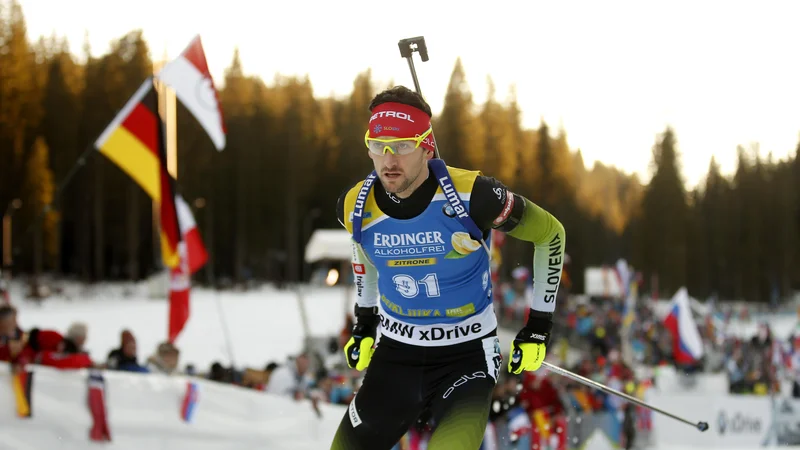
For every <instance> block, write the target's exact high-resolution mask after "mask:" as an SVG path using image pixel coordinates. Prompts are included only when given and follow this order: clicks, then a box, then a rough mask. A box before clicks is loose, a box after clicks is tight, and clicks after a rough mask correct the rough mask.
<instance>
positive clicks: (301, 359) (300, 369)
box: [295, 355, 310, 375]
mask: <svg viewBox="0 0 800 450" xmlns="http://www.w3.org/2000/svg"><path fill="white" fill-rule="evenodd" d="M295 362H296V364H297V373H299V374H300V375H303V374H304V373H306V372H307V371H308V366H309V362H310V361H309V360H308V357H307V356H305V355H300V356H298V357H297V359H296V360H295Z"/></svg>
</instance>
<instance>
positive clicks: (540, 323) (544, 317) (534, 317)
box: [525, 309, 553, 333]
mask: <svg viewBox="0 0 800 450" xmlns="http://www.w3.org/2000/svg"><path fill="white" fill-rule="evenodd" d="M525 328H528V329H530V330H531V331H538V332H540V333H549V332H551V331H552V330H553V313H548V312H542V311H536V310H535V309H531V310H530V313H529V314H528V322H527V323H526V324H525Z"/></svg>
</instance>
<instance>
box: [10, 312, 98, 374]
mask: <svg viewBox="0 0 800 450" xmlns="http://www.w3.org/2000/svg"><path fill="white" fill-rule="evenodd" d="M63 351H64V337H63V336H62V335H61V334H60V333H59V332H57V331H52V330H40V329H38V328H33V329H32V330H30V331H29V332H24V331H22V329H21V328H20V327H19V325H18V324H17V310H16V309H15V308H13V307H12V306H8V305H4V306H0V361H7V362H10V363H12V364H14V365H16V366H24V365H25V364H41V365H44V366H51V367H56V368H59V369H81V368H85V367H92V366H93V363H92V360H91V358H89V355H87V354H85V353H82V354H74V355H69V354H65V353H64V352H63Z"/></svg>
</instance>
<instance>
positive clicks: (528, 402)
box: [519, 372, 564, 417]
mask: <svg viewBox="0 0 800 450" xmlns="http://www.w3.org/2000/svg"><path fill="white" fill-rule="evenodd" d="M519 401H520V405H521V406H522V407H523V408H525V411H527V412H528V415H529V416H531V417H533V412H534V411H536V410H538V409H543V410H544V411H545V412H546V413H547V414H548V415H550V417H554V416H557V415H559V414H561V413H563V412H564V406H563V404H562V403H561V397H559V395H558V390H557V389H556V387H555V386H553V383H552V382H551V381H550V380H548V379H547V376H546V375H542V374H536V373H533V372H528V373H526V374H525V375H524V377H523V382H522V390H521V391H520V393H519Z"/></svg>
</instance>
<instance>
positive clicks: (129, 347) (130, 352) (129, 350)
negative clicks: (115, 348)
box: [122, 339, 136, 358]
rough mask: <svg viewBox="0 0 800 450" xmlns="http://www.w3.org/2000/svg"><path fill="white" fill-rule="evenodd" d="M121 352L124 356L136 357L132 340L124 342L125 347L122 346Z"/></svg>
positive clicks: (134, 342)
mask: <svg viewBox="0 0 800 450" xmlns="http://www.w3.org/2000/svg"><path fill="white" fill-rule="evenodd" d="M122 352H123V353H124V354H125V356H127V357H129V358H132V357H135V356H136V341H134V340H133V339H131V340H129V341H127V342H125V345H123V346H122Z"/></svg>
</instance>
